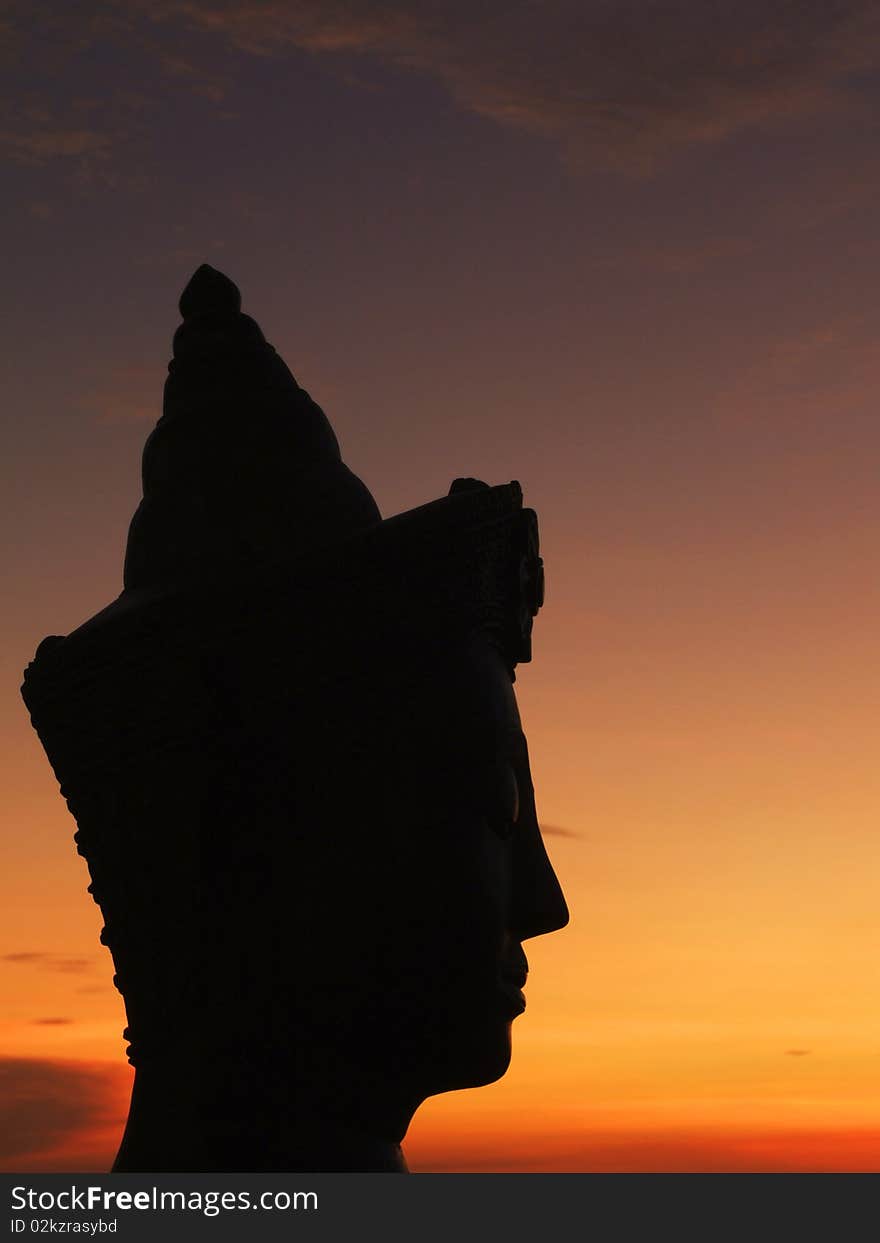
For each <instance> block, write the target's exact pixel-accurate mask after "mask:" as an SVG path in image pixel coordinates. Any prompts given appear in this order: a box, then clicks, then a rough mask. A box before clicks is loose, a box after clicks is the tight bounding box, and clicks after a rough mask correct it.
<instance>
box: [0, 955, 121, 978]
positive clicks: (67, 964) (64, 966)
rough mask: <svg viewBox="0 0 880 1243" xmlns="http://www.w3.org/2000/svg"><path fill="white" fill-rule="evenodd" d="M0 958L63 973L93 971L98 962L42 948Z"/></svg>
mask: <svg viewBox="0 0 880 1243" xmlns="http://www.w3.org/2000/svg"><path fill="white" fill-rule="evenodd" d="M0 959H2V961H3V962H11V963H17V964H19V965H21V966H27V967H39V968H40V969H41V970H44V971H59V972H61V973H62V974H63V975H79V974H81V973H82V972H84V971H91V970H92V968H93V967H95V966H96V962H97V960H96V959H94V958H66V957H65V956H64V955H63V954H48V953H44V952H43V951H42V950H40V951H35V950H21V951H18V952H17V953H13V954H3V955H0Z"/></svg>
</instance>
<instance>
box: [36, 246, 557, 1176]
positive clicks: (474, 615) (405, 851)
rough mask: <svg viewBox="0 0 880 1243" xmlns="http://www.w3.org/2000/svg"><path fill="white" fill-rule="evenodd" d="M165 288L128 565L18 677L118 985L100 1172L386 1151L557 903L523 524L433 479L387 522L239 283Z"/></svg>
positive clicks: (449, 1085) (491, 1027) (549, 923)
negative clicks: (535, 745) (527, 693)
mask: <svg viewBox="0 0 880 1243" xmlns="http://www.w3.org/2000/svg"><path fill="white" fill-rule="evenodd" d="M181 310H182V312H183V315H184V324H183V325H182V326H181V328H180V329H178V332H177V334H176V336H175V357H174V360H173V361H172V364H171V366H170V368H169V378H168V381H167V383H166V389H165V413H164V415H163V417H162V419H160V420H159V423H158V424H157V427H156V429H155V431H154V432H153V433H152V435H151V436H150V438H149V439H148V441H147V445H146V448H145V450H144V472H143V474H144V498H143V500H142V502H141V504H140V506H139V507H138V510H137V512H136V514H135V517H134V519H133V521H132V525H131V529H130V533H129V542H128V549H127V554H126V566H125V580H124V581H125V589H124V591H123V593H122V595H121V596H120V597H119V598H118V600H116V601H115V602H113V603H112V604H111V605H110V606H108V607H107V608H106V609H103V610H102V611H101V612H100V613H98V614H96V616H95V617H93V618H92V619H91V620H90V621H88V622H86V623H85V624H84V625H83V626H81V627H80V628H79V629H78V630H77V631H74V632H73V633H72V634H70V635H68V636H66V637H64V638H53V640H52V641H51V642H48V643H47V642H44V644H42V645H41V646H40V649H39V651H38V653H37V656H36V658H35V660H34V662H33V663H32V664H31V665H30V666H29V667H28V670H27V672H26V675H25V685H24V687H23V694H24V698H25V701H26V703H27V706H28V708H29V709H30V711H31V715H32V720H33V722H34V725H35V728H36V729H37V731H38V733H39V734H40V738H41V740H42V742H43V745H44V747H45V749H46V751H47V754H48V756H49V758H50V760H51V762H52V765H53V767H54V769H55V772H56V775H57V776H58V779H59V781H60V783H61V786H62V791H63V793H64V795H65V797H66V798H67V800H68V803H69V805H70V808H71V811H72V812H73V814H74V816H75V817H76V820H77V824H78V832H77V834H76V840H77V843H78V848H79V850H80V853H82V854H83V855H84V856H85V858H86V860H87V862H88V865H89V869H90V873H91V876H92V882H93V883H92V886H91V887H90V889H91V892H92V896H93V898H94V900H95V901H96V902H97V903H98V904H99V906H100V907H101V911H102V914H103V916H104V919H105V927H104V931H103V933H102V940H103V942H104V944H106V945H107V946H108V947H109V949H110V951H111V953H112V955H113V960H114V966H115V969H116V977H115V979H116V983H117V986H118V988H119V990H120V991H121V993H122V995H123V998H124V1000H125V1006H126V1014H127V1018H128V1027H127V1029H126V1033H125V1035H126V1038H127V1039H128V1041H129V1060H130V1061H131V1062H132V1064H133V1065H134V1067H135V1072H136V1073H135V1081H134V1087H133V1092H132V1101H131V1109H130V1113H129V1118H128V1123H127V1126H126V1130H125V1134H124V1137H123V1140H122V1144H121V1146H120V1150H119V1154H118V1156H117V1160H116V1164H115V1165H114V1170H115V1171H117V1172H135V1171H150V1170H152V1171H158V1170H164V1171H172V1170H189V1171H194V1170H205V1171H211V1170H218V1171H222V1170H238V1171H247V1170H253V1171H271V1170H301V1171H345V1170H349V1171H363V1172H367V1171H381V1170H387V1171H389V1172H390V1171H399V1170H405V1168H406V1165H405V1161H404V1159H403V1156H402V1152H401V1148H400V1144H401V1141H402V1140H403V1138H404V1136H405V1134H406V1130H407V1127H408V1125H409V1123H410V1121H411V1119H412V1116H413V1114H414V1112H415V1111H416V1110H417V1109H418V1107H419V1105H420V1104H421V1103H422V1102H423V1101H424V1100H425V1099H426V1098H428V1097H429V1096H432V1095H435V1094H437V1093H441V1092H446V1091H451V1090H456V1089H461V1088H474V1087H479V1086H481V1085H484V1084H488V1083H491V1082H493V1081H495V1080H497V1079H498V1078H500V1077H501V1076H502V1075H504V1073H505V1072H506V1071H507V1069H508V1066H509V1063H510V1060H511V1029H512V1026H513V1024H514V1023H515V1021H516V1020H517V1018H518V1017H519V1016H520V1015H521V1014H522V1013H523V1011H524V1009H525V995H524V992H523V989H524V987H525V984H526V977H527V973H528V962H527V957H526V950H525V949H524V943H525V942H527V941H528V940H529V939H531V938H534V937H538V936H541V935H544V934H546V933H549V932H553V931H555V930H557V929H560V928H562V927H564V925H565V924H566V923H567V921H568V910H567V907H566V904H565V899H564V897H563V894H562V890H561V888H560V885H559V881H558V880H557V878H556V875H555V873H554V871H553V868H552V866H551V864H550V861H549V859H548V857H547V854H546V851H545V849H544V844H543V841H542V839H541V832H540V828H539V824H538V818H537V811H536V807H535V792H534V788H533V784H532V777H531V772H530V766H529V757H528V749H527V743H526V738H525V734H524V731H523V724H522V722H521V720H520V716H519V711H518V707H517V702H516V695H515V692H514V686H513V682H514V679H515V673H514V669H515V666H516V665H517V664H518V663H520V662H523V661H528V660H529V659H530V658H531V644H530V636H531V628H532V620H533V618H534V616H535V614H536V613H537V612H538V609H539V608H540V606H541V603H542V587H541V582H542V569H541V561H540V558H539V557H538V552H537V547H538V545H537V519H536V517H535V515H534V513H533V512H532V511H531V510H526V509H523V507H522V494H521V491H520V489H519V485H518V484H515V483H511V484H509V485H500V486H496V487H489V486H488V485H486V484H483V483H481V482H480V481H476V480H458V481H455V483H454V484H453V486H452V488H451V489H450V493H449V495H448V496H447V497H445V498H441V499H440V500H437V501H433V502H430V503H428V504H427V505H424V506H421V507H420V508H418V509H415V510H411V511H407V512H406V513H404V514H401V515H397V516H395V517H393V518H390V519H385V520H383V519H382V518H381V516H380V515H379V512H378V509H377V508H376V506H375V502H374V501H373V499H372V497H371V496H370V494H369V492H368V491H367V490H366V488H365V487H364V485H363V484H362V483H361V481H360V480H359V479H357V477H356V476H354V475H352V473H351V472H350V471H349V470H348V468H347V467H346V466H345V465H344V464H343V462H342V460H341V456H340V454H339V447H338V444H337V442H336V438H335V435H334V434H333V432H332V429H331V428H330V425H329V423H327V420H326V418H325V416H324V415H323V412H322V411H321V410H320V408H319V407H317V406H316V405H315V403H314V402H313V401H312V400H311V398H310V397H309V395H308V394H307V393H305V391H304V390H303V389H301V388H300V387H299V385H298V384H297V383H296V381H295V380H294V379H293V377H292V376H291V375H290V373H289V372H288V371H287V369H286V367H285V366H284V364H283V363H282V362H281V360H280V359H279V358H278V356H277V354H275V351H274V350H273V349H272V347H271V346H269V345H268V344H267V343H266V342H265V339H264V338H263V337H262V333H261V332H260V330H259V328H258V327H257V325H256V324H255V323H254V321H253V320H251V319H249V317H247V316H243V315H242V314H241V311H240V297H239V295H238V291H237V289H236V288H235V286H234V285H232V283H231V282H230V281H228V279H227V278H226V277H224V276H222V274H220V273H217V272H215V271H214V270H213V269H209V268H202V269H199V271H198V272H197V273H196V274H195V276H194V277H193V279H192V281H191V282H190V284H189V285H188V286H187V290H186V291H185V293H184V295H183V297H182V299H181Z"/></svg>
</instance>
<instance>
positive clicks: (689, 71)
mask: <svg viewBox="0 0 880 1243" xmlns="http://www.w3.org/2000/svg"><path fill="white" fill-rule="evenodd" d="M150 11H151V12H152V14H153V15H154V17H155V18H156V19H158V20H160V21H165V22H182V23H184V24H185V25H186V26H188V27H190V28H192V29H196V30H200V31H203V32H204V33H210V34H212V35H215V36H220V37H223V38H225V39H226V40H228V41H230V42H232V43H233V44H234V45H235V46H236V47H237V48H239V49H240V50H242V51H245V52H250V53H252V54H254V55H261V56H266V55H275V54H279V53H281V52H283V51H284V49H285V48H289V47H297V48H301V49H304V50H307V51H309V52H312V53H314V54H328V55H329V54H338V53H358V54H371V55H373V56H375V57H377V58H379V59H380V60H382V61H384V62H387V63H390V64H392V65H395V66H397V67H400V68H404V69H408V70H412V71H415V72H417V73H420V74H423V75H427V76H430V77H432V78H435V79H438V80H439V81H440V82H442V83H443V85H444V86H445V87H446V88H447V90H448V91H449V93H450V94H451V95H452V97H453V98H454V99H455V100H456V101H457V102H458V103H459V104H460V105H461V106H462V107H463V108H466V109H468V110H470V111H472V112H475V113H477V114H479V115H481V116H484V117H487V118H490V119H491V120H493V121H496V122H497V123H499V124H501V125H505V126H508V127H513V128H516V129H520V130H524V131H528V132H531V133H534V134H539V135H543V136H546V137H548V138H551V139H553V140H555V141H557V142H558V143H559V144H560V145H561V146H562V147H563V149H564V150H565V152H566V155H567V156H568V158H569V159H570V160H571V161H572V162H574V163H580V162H583V161H585V160H589V161H595V160H597V159H598V160H600V161H602V162H604V163H607V164H611V165H616V166H618V167H623V168H629V169H631V170H632V169H636V170H645V169H647V168H650V167H651V166H653V164H654V163H655V162H656V161H657V160H659V159H662V158H663V157H664V156H666V155H668V154H670V153H672V152H674V151H675V150H676V149H679V148H682V147H689V146H694V145H696V146H700V145H706V144H711V143H717V142H719V141H721V140H724V139H725V138H727V137H729V136H731V135H734V134H737V133H740V132H742V131H744V130H748V129H751V128H753V127H756V126H767V125H771V126H774V127H775V126H777V125H778V124H779V122H780V121H782V122H785V121H792V120H798V119H803V118H813V117H815V116H817V115H819V114H823V113H828V112H834V113H836V112H839V111H840V110H841V109H848V108H849V107H850V105H851V102H852V101H851V97H850V91H849V85H850V79H851V77H852V75H855V74H858V73H859V72H860V71H862V70H864V69H867V68H868V67H870V66H872V65H873V64H874V63H875V62H876V51H875V47H876V35H877V33H878V27H880V11H878V9H877V6H876V5H874V4H872V3H870V0H848V2H847V0H844V2H842V3H837V4H828V3H827V0H798V2H795V0H788V2H783V3H777V4H774V5H767V4H766V3H765V2H764V0H708V2H706V3H702V4H694V3H693V0H672V2H669V0H641V2H640V3H635V2H634V0H629V2H627V0H540V2H539V0H524V2H521V3H519V4H516V5H510V4H502V3H500V0H486V2H485V3H483V4H481V5H479V6H475V5H473V4H472V3H471V2H470V0H451V2H448V3H445V4H443V5H438V4H436V3H433V2H429V0H423V2H422V3H419V2H417V0H416V2H415V3H414V2H411V0H378V2H377V0H299V2H294V3H290V0H247V3H244V2H243V0H231V2H229V3H225V4H217V3H216V0H186V2H177V0H172V2H170V3H165V4H162V3H161V2H160V3H158V4H154V5H151V10H150Z"/></svg>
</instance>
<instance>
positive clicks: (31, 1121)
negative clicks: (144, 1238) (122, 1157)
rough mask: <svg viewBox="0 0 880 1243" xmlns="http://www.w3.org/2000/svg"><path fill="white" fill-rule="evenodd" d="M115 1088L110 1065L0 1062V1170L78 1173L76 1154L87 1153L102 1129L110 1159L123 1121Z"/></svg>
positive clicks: (117, 1077) (24, 1060) (27, 1060)
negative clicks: (92, 1138)
mask: <svg viewBox="0 0 880 1243" xmlns="http://www.w3.org/2000/svg"><path fill="white" fill-rule="evenodd" d="M120 1086H121V1083H120V1074H119V1071H118V1069H117V1068H116V1067H115V1066H113V1067H111V1066H104V1065H102V1064H84V1063H78V1062H58V1061H53V1060H49V1059H39V1058H13V1057H10V1058H0V1168H2V1169H4V1170H19V1171H20V1170H36V1169H52V1168H54V1169H58V1170H63V1169H65V1168H66V1169H76V1168H84V1167H83V1166H82V1165H81V1164H80V1161H79V1160H78V1158H77V1155H76V1154H77V1149H79V1150H80V1151H81V1152H83V1153H85V1152H87V1151H88V1150H89V1148H90V1143H91V1141H90V1136H91V1135H93V1134H94V1133H95V1132H101V1131H102V1130H107V1131H109V1132H110V1136H111V1148H110V1151H109V1155H110V1156H111V1157H112V1137H113V1136H115V1137H116V1142H117V1143H118V1137H119V1135H121V1128H122V1124H123V1122H124V1118H122V1117H121V1116H120ZM65 1153H70V1156H67V1157H66V1156H65V1155H64V1154H65ZM53 1154H55V1156H54V1158H53ZM105 1160H106V1158H105ZM107 1163H108V1164H109V1162H107Z"/></svg>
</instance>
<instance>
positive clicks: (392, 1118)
mask: <svg viewBox="0 0 880 1243" xmlns="http://www.w3.org/2000/svg"><path fill="white" fill-rule="evenodd" d="M417 1104H418V1101H416V1102H415V1103H412V1102H404V1101H402V1100H399V1099H398V1100H392V1099H391V1098H390V1093H389V1091H388V1085H387V1084H385V1085H384V1091H383V1090H381V1088H380V1086H378V1085H376V1084H374V1083H371V1082H369V1080H365V1079H363V1078H361V1079H359V1080H358V1081H357V1082H355V1083H352V1082H350V1081H348V1079H347V1077H346V1076H344V1075H342V1074H340V1073H339V1072H338V1071H336V1072H335V1073H334V1074H332V1075H328V1076H325V1077H324V1078H323V1079H320V1080H315V1079H311V1081H307V1079H306V1077H302V1076H300V1077H297V1076H293V1075H284V1074H282V1073H278V1074H276V1075H274V1076H273V1078H272V1081H271V1083H266V1082H262V1083H257V1082H255V1081H254V1078H253V1076H252V1075H246V1074H241V1073H239V1074H237V1075H236V1074H235V1073H232V1074H230V1073H229V1071H228V1069H227V1070H226V1071H224V1072H221V1071H217V1070H215V1071H213V1072H205V1071H204V1069H202V1068H200V1069H197V1070H196V1071H195V1072H193V1073H191V1074H188V1075H187V1074H181V1073H179V1072H178V1071H177V1070H176V1069H174V1068H167V1067H159V1066H155V1065H152V1066H146V1065H145V1066H141V1067H139V1068H138V1070H137V1071H136V1073H135V1080H134V1086H133V1089H132V1097H131V1108H130V1111H129V1117H128V1122H127V1124H126V1128H125V1134H124V1136H123V1139H122V1144H121V1146H120V1149H119V1152H118V1154H117V1157H116V1161H115V1163H114V1166H113V1172H114V1173H135V1172H140V1173H146V1172H173V1171H180V1172H184V1171H185V1172H187V1173H196V1172H206V1171H220V1170H224V1171H241V1172H245V1171H246V1172H256V1171H265V1172H274V1171H281V1170H285V1171H290V1170H296V1171H298V1172H303V1173H319V1172H320V1173H331V1172H347V1173H381V1172H387V1173H406V1169H407V1166H406V1161H405V1159H404V1156H403V1153H402V1151H401V1147H400V1143H401V1140H402V1139H403V1136H404V1135H405V1134H406V1130H407V1127H408V1125H409V1122H410V1120H411V1118H412V1115H413V1113H414V1112H415V1108H416V1106H417Z"/></svg>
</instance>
